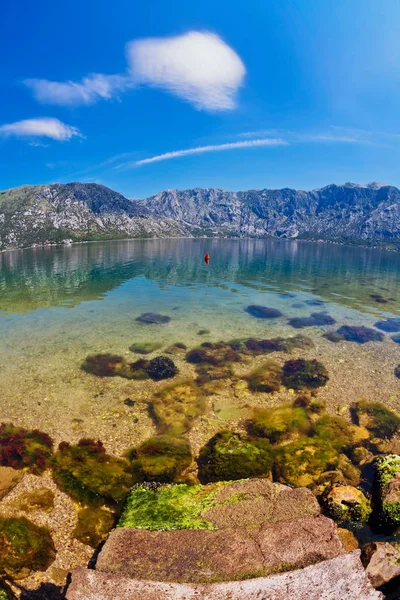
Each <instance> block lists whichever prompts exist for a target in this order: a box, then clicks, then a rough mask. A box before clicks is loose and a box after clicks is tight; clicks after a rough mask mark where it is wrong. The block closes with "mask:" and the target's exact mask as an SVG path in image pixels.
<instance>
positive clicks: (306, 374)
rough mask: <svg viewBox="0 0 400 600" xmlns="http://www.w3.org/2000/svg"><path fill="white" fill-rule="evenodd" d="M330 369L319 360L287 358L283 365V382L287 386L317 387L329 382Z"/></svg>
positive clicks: (296, 388) (297, 387) (294, 387)
mask: <svg viewBox="0 0 400 600" xmlns="http://www.w3.org/2000/svg"><path fill="white" fill-rule="evenodd" d="M328 380H329V375H328V371H327V370H326V368H325V366H324V365H323V364H322V363H321V362H319V361H318V360H315V359H313V360H305V359H303V358H298V359H293V360H287V361H286V362H285V364H284V365H283V374H282V383H283V384H284V385H285V386H286V387H287V388H293V389H295V390H301V389H304V388H306V389H307V388H309V389H315V388H319V387H321V386H324V385H326V384H327V382H328Z"/></svg>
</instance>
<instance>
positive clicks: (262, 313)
mask: <svg viewBox="0 0 400 600" xmlns="http://www.w3.org/2000/svg"><path fill="white" fill-rule="evenodd" d="M244 310H245V312H247V313H249V315H251V316H252V317H256V319H277V318H278V317H282V313H281V311H280V310H278V309H277V308H269V307H268V306H260V305H258V304H250V305H249V306H248V307H247V308H245V309H244Z"/></svg>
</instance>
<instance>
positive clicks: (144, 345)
mask: <svg viewBox="0 0 400 600" xmlns="http://www.w3.org/2000/svg"><path fill="white" fill-rule="evenodd" d="M161 346H162V344H159V343H158V342H137V343H136V344H132V346H130V347H129V350H130V351H131V352H136V353H137V354H151V353H152V352H155V351H156V350H159V349H160V348H161Z"/></svg>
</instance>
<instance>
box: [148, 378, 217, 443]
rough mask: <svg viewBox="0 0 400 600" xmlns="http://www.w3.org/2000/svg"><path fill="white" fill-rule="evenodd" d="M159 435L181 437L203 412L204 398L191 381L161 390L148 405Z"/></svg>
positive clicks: (173, 384)
mask: <svg viewBox="0 0 400 600" xmlns="http://www.w3.org/2000/svg"><path fill="white" fill-rule="evenodd" d="M149 409H150V414H151V416H152V417H153V419H154V421H155V424H156V426H157V429H158V431H159V433H163V434H168V435H172V436H176V435H181V434H182V433H185V432H186V431H189V429H191V427H192V425H193V423H194V421H195V419H196V418H197V417H198V416H199V415H202V414H203V413H204V411H205V401H204V396H203V394H202V393H201V391H200V390H199V388H198V387H197V386H196V384H195V383H194V382H193V381H191V380H184V381H180V382H176V383H172V384H170V385H167V386H165V387H164V388H162V389H161V390H160V391H159V392H158V393H157V394H156V395H155V397H154V398H153V400H152V401H151V402H150V404H149Z"/></svg>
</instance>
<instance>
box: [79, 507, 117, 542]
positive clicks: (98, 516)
mask: <svg viewBox="0 0 400 600" xmlns="http://www.w3.org/2000/svg"><path fill="white" fill-rule="evenodd" d="M114 523H115V515H114V513H112V512H111V511H109V510H107V509H105V508H100V507H92V506H90V507H86V508H82V509H81V510H80V511H79V512H78V521H77V523H76V527H75V529H74V533H73V536H74V538H75V539H77V540H79V541H80V542H82V544H86V545H87V546H91V547H92V548H97V546H98V545H99V544H100V543H101V542H104V540H105V539H106V538H107V536H108V534H109V532H110V531H111V529H112V528H113V527H114Z"/></svg>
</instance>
